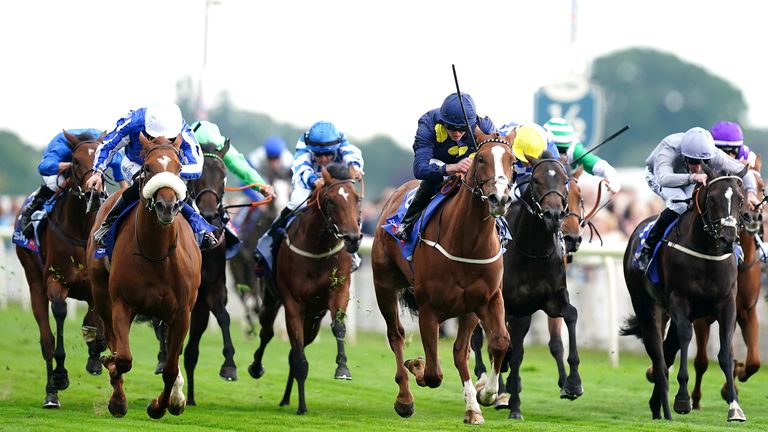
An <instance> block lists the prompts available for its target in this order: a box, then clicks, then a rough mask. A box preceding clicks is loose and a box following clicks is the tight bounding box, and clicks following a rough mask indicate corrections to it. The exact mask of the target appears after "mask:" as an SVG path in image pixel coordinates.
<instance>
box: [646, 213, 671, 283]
mask: <svg viewBox="0 0 768 432" xmlns="http://www.w3.org/2000/svg"><path fill="white" fill-rule="evenodd" d="M677 217H678V214H677V213H675V212H674V210H670V209H664V211H663V212H661V214H660V215H659V217H658V218H657V219H656V223H655V224H654V225H653V228H651V231H650V232H649V233H648V237H646V239H645V244H643V247H642V249H640V255H638V257H637V269H638V270H640V271H641V272H643V273H645V272H646V271H648V265H649V264H650V263H651V256H652V255H653V250H654V249H656V245H657V244H659V241H660V240H661V236H663V235H664V232H665V231H666V230H667V227H668V226H669V225H670V224H671V223H672V222H674V221H675V219H677Z"/></svg>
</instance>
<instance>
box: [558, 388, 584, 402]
mask: <svg viewBox="0 0 768 432" xmlns="http://www.w3.org/2000/svg"><path fill="white" fill-rule="evenodd" d="M583 394H584V390H583V389H582V388H581V386H578V387H576V389H569V388H568V387H567V386H566V387H563V388H562V389H560V399H568V400H576V399H578V398H579V397H580V396H581V395H583Z"/></svg>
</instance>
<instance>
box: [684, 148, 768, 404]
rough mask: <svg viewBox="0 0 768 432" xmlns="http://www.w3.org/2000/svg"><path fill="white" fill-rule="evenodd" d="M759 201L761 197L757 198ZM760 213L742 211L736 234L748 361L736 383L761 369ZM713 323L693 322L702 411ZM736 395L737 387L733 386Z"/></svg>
mask: <svg viewBox="0 0 768 432" xmlns="http://www.w3.org/2000/svg"><path fill="white" fill-rule="evenodd" d="M760 166H761V162H760V157H759V156H758V158H757V162H756V163H755V170H754V171H753V173H754V174H755V178H756V180H757V186H758V188H757V190H758V193H761V191H762V190H763V186H764V185H763V181H762V179H761V178H760V174H759V173H760ZM759 198H762V197H759ZM762 219H763V218H762V213H761V212H760V211H752V210H749V209H745V210H744V212H743V213H742V214H741V224H742V230H741V232H740V233H739V243H740V244H741V248H742V250H743V252H744V260H743V262H742V263H741V264H739V274H738V279H737V283H736V286H737V290H736V322H737V323H738V324H739V327H740V328H741V336H742V337H743V338H744V344H745V345H746V346H747V358H746V360H745V362H740V361H737V362H736V366H735V368H734V374H735V375H734V376H735V377H738V378H739V381H741V382H746V381H747V380H748V379H749V377H751V376H752V375H754V374H755V373H756V372H757V371H758V369H760V351H759V346H758V337H757V336H758V329H759V327H760V326H759V323H758V317H757V301H758V300H759V299H760V279H761V266H760V256H759V254H758V251H757V244H756V243H755V236H756V235H758V233H759V230H760V228H761V227H762V223H763V220H762ZM713 322H714V318H712V317H710V318H703V319H698V320H696V321H694V323H693V329H694V331H695V333H696V346H697V349H696V358H695V359H694V361H693V366H694V369H695V370H696V378H695V384H694V387H693V391H692V392H691V398H692V399H693V409H700V408H701V403H700V401H701V379H702V377H703V376H704V372H706V371H707V367H708V366H709V359H708V358H707V342H708V340H709V327H710V326H711V325H712V323H713ZM735 389H736V391H737V393H738V387H735ZM721 395H722V396H723V398H725V397H726V395H727V387H726V385H725V384H723V387H722V390H721Z"/></svg>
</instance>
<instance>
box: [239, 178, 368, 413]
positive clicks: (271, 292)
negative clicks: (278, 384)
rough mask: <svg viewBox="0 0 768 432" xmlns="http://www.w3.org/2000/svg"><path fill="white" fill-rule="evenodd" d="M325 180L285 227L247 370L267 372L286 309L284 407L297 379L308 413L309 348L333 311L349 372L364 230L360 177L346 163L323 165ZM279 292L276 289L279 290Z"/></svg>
mask: <svg viewBox="0 0 768 432" xmlns="http://www.w3.org/2000/svg"><path fill="white" fill-rule="evenodd" d="M322 176H323V177H322V178H323V180H324V181H325V184H324V185H323V186H321V187H318V188H315V190H314V191H313V192H312V194H311V196H310V198H309V201H308V202H307V206H306V207H305V208H304V209H302V210H301V211H298V212H297V214H296V218H295V219H294V220H293V222H292V223H291V224H290V225H289V226H288V228H286V231H285V236H284V238H283V240H282V243H281V245H280V247H279V249H278V251H277V257H276V262H275V264H274V274H275V279H274V282H275V286H274V288H270V287H268V289H266V290H265V292H264V301H263V308H262V310H261V313H260V314H259V322H260V324H261V331H260V332H259V338H260V343H259V347H258V349H257V350H256V351H255V352H254V354H253V363H252V364H251V365H250V366H249V367H248V372H249V373H250V374H251V376H252V377H253V378H256V379H258V378H261V377H262V376H263V375H264V367H263V365H262V359H263V356H264V350H265V349H266V346H267V344H268V343H269V341H270V340H271V339H272V337H273V336H274V329H273V324H274V320H275V316H276V315H277V311H278V310H279V309H280V305H281V304H282V305H283V306H284V307H285V320H286V326H287V327H288V337H289V338H290V342H291V351H290V354H289V355H288V362H289V365H290V370H289V372H288V383H287V384H286V387H285V393H284V394H283V399H282V400H281V401H280V406H285V405H288V404H289V403H290V397H291V389H292V387H293V380H294V379H295V380H296V383H297V387H298V392H299V407H298V410H297V412H296V413H297V414H304V413H306V412H307V405H306V401H305V396H304V382H305V381H306V379H307V375H308V372H309V363H308V362H307V358H306V356H305V355H304V347H306V346H307V345H309V344H310V343H312V341H314V340H315V337H317V333H318V331H319V329H320V321H321V319H322V318H323V317H324V316H325V314H326V312H328V311H329V310H330V312H331V319H332V323H331V329H332V331H333V335H334V336H335V337H336V340H337V347H338V349H339V353H338V356H337V358H336V362H337V364H338V368H337V371H336V374H337V376H338V374H339V369H342V368H343V370H346V371H347V373H348V369H347V365H346V360H347V358H346V354H345V352H344V345H343V338H344V335H345V333H346V326H345V324H344V319H345V317H346V309H347V304H348V303H349V283H350V273H351V270H352V256H351V255H350V254H352V253H355V252H357V249H358V247H359V246H360V242H361V240H362V233H361V231H360V217H361V216H360V202H361V201H362V196H361V195H359V194H358V192H357V190H356V189H355V182H356V181H355V180H354V179H352V178H351V177H350V173H349V169H348V168H347V167H346V166H345V165H342V164H330V165H328V166H327V167H326V168H323V171H322ZM275 291H276V292H275Z"/></svg>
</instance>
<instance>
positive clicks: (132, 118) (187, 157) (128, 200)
mask: <svg viewBox="0 0 768 432" xmlns="http://www.w3.org/2000/svg"><path fill="white" fill-rule="evenodd" d="M140 133H144V135H146V136H147V138H149V139H154V138H156V137H159V136H163V137H165V138H167V139H169V140H173V139H175V138H176V137H177V136H178V135H181V138H182V143H181V149H180V150H181V155H180V156H181V164H182V167H181V174H180V177H181V178H182V179H183V180H194V179H196V178H198V177H200V175H201V174H202V171H203V153H202V151H201V150H200V144H198V142H197V139H195V136H194V134H193V133H192V130H191V129H190V127H189V125H187V122H185V121H184V119H183V118H182V116H181V110H180V109H179V107H178V106H177V105H176V104H172V103H171V104H158V105H151V106H148V107H146V108H139V109H136V110H132V111H130V112H129V113H128V115H127V116H126V117H124V118H121V119H120V120H118V121H117V126H116V127H115V130H113V131H112V132H110V133H108V134H107V136H106V137H105V138H104V142H103V143H102V144H101V145H100V146H99V147H98V148H97V149H96V157H95V160H94V165H93V169H94V170H95V171H96V173H95V174H94V175H93V176H92V177H91V178H90V179H89V180H88V183H87V184H86V187H88V188H94V189H96V190H101V174H102V173H103V172H104V170H105V169H106V166H107V164H108V163H109V162H110V160H112V158H113V157H114V155H115V154H116V153H117V151H118V150H119V149H121V148H123V147H125V158H124V159H123V163H122V170H123V174H124V175H125V176H126V178H129V179H131V180H133V178H134V176H135V175H136V174H137V173H139V172H140V171H141V167H142V165H143V164H144V160H143V159H142V158H141V151H142V147H141V142H140V141H139V134H140ZM138 200H139V182H134V183H133V184H132V185H131V186H130V187H129V188H128V189H126V190H125V191H124V192H123V194H122V195H121V196H120V198H118V200H117V201H116V202H115V204H114V206H113V207H112V209H111V210H110V211H109V214H107V216H106V218H105V219H104V222H103V223H102V224H101V227H99V229H98V230H96V232H95V233H94V234H93V238H94V240H96V242H97V244H98V245H99V246H104V240H105V239H106V235H107V233H108V232H109V228H110V227H111V226H112V224H113V223H114V222H115V220H116V219H117V218H118V216H120V214H122V213H123V211H124V210H125V209H126V208H127V207H128V206H130V205H132V204H133V203H135V202H136V201H138ZM181 213H182V214H183V215H184V217H185V218H186V219H187V220H188V221H189V224H190V226H191V227H192V230H193V231H194V232H195V234H197V235H198V236H203V239H202V241H201V248H203V249H208V248H211V247H213V246H214V245H215V244H216V237H215V236H214V235H213V233H212V232H211V229H212V228H211V226H210V225H209V224H208V223H207V222H205V219H203V217H202V216H200V215H199V214H198V213H197V212H196V211H195V209H194V208H193V207H192V206H190V205H189V203H187V202H186V201H185V202H184V203H183V205H182V207H181Z"/></svg>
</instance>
